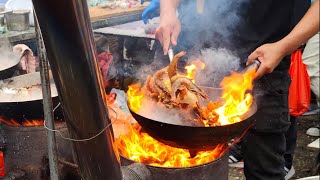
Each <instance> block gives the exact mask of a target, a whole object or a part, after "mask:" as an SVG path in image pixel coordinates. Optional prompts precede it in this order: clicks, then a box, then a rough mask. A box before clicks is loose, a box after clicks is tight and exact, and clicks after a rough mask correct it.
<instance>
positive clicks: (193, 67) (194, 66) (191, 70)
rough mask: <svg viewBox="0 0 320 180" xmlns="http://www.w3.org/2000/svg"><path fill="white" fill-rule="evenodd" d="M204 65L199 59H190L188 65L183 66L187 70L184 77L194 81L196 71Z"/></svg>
mask: <svg viewBox="0 0 320 180" xmlns="http://www.w3.org/2000/svg"><path fill="white" fill-rule="evenodd" d="M205 67H206V65H205V64H204V63H203V62H202V61H200V60H195V61H192V62H191V64H190V65H188V66H186V67H184V68H185V69H186V70H187V75H186V77H187V78H188V79H190V80H191V81H192V82H193V83H195V76H196V72H197V71H198V70H202V69H204V68H205Z"/></svg>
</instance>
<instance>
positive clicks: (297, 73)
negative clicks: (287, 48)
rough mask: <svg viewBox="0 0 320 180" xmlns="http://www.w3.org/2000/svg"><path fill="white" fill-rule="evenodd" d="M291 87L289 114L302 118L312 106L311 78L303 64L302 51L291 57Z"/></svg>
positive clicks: (294, 53)
mask: <svg viewBox="0 0 320 180" xmlns="http://www.w3.org/2000/svg"><path fill="white" fill-rule="evenodd" d="M289 75H290V77H291V85H290V88H289V112H290V115H292V116H300V115H302V114H303V113H305V112H307V111H308V108H309V105H310V93H311V92H310V78H309V75H308V72H307V67H306V65H305V64H303V62H302V53H301V50H296V51H295V52H293V53H292V55H291V65H290V69H289Z"/></svg>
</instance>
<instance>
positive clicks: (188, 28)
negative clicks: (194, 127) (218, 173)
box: [156, 0, 319, 180]
mask: <svg viewBox="0 0 320 180" xmlns="http://www.w3.org/2000/svg"><path fill="white" fill-rule="evenodd" d="M195 2H196V1H187V0H184V1H181V3H180V1H178V0H161V1H160V24H159V26H158V28H157V31H156V37H157V38H158V39H159V41H160V43H161V44H162V46H163V51H164V54H167V52H168V48H169V46H170V44H172V45H173V46H176V47H175V51H180V50H182V49H183V50H189V49H191V48H194V47H195V46H197V47H199V48H203V47H214V48H219V47H223V48H227V49H230V50H232V51H233V52H234V53H235V54H237V56H239V57H240V59H243V61H242V65H243V67H244V66H245V65H246V64H248V63H250V62H252V61H253V60H255V59H258V60H260V61H261V66H260V68H259V69H258V71H257V81H256V83H255V89H254V95H255V98H256V100H257V104H258V107H259V109H258V111H257V113H256V114H255V118H256V119H257V123H256V125H255V126H254V127H253V128H252V129H250V130H249V131H248V133H247V134H246V136H245V137H244V138H243V141H242V151H243V154H244V162H245V164H244V173H245V176H246V178H247V179H249V180H250V179H268V180H272V179H276V180H279V179H284V176H285V171H284V168H283V167H284V158H283V157H284V153H285V146H286V145H285V132H286V131H287V129H288V127H289V124H290V122H289V121H288V89H289V85H290V77H289V75H288V69H289V66H290V56H289V54H290V53H291V52H292V51H294V50H295V49H297V48H298V47H299V46H300V45H301V44H303V43H304V42H305V41H306V40H307V39H309V38H310V37H311V36H312V35H314V34H315V33H316V32H318V31H319V16H318V14H319V1H318V0H317V1H316V2H315V4H314V5H313V6H312V7H311V8H310V9H309V11H308V13H307V14H306V15H305V17H304V18H303V19H302V20H301V21H300V23H299V24H298V25H297V26H296V27H295V28H294V29H293V30H292V27H291V23H290V21H291V20H292V9H293V1H291V0H282V1H276V0H268V1H258V0H248V1H240V0H239V1H227V2H226V1H219V0H212V1H205V4H204V8H203V12H202V14H197V13H196V9H197V8H196V6H197V5H196V4H195ZM221 3H226V4H227V5H228V6H229V7H238V8H234V9H232V8H231V9H228V10H226V9H223V8H222V7H221V6H217V5H221ZM190 4H191V5H190ZM215 5H216V6H215ZM178 8H179V19H178V18H177V16H176V10H177V9H178ZM239 9H240V10H241V11H237V10H239ZM186 14H188V16H187V15H186ZM217 14H219V15H220V16H217ZM232 15H239V16H241V18H242V19H244V21H242V22H241V23H240V24H234V23H231V24H228V25H230V26H225V25H226V23H227V20H228V18H231V19H232V18H233V16H232ZM208 17H209V18H208ZM216 17H220V18H216ZM306 22H308V23H306ZM233 25H235V26H233ZM221 27H224V28H225V29H219V28H221ZM230 29H232V30H234V32H235V33H232V34H227V35H226V34H224V33H223V32H225V31H227V30H230ZM291 30H292V31H291ZM290 31H291V32H290ZM246 57H248V58H246ZM245 59H248V61H245Z"/></svg>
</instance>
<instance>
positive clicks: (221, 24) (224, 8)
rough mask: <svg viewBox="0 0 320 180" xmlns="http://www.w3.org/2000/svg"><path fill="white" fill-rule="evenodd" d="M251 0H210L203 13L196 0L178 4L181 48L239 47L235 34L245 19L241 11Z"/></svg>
mask: <svg viewBox="0 0 320 180" xmlns="http://www.w3.org/2000/svg"><path fill="white" fill-rule="evenodd" d="M247 2H248V0H237V1H226V0H207V1H205V4H204V11H203V13H201V14H199V13H197V4H196V3H197V1H194V0H185V1H182V2H181V5H180V7H179V19H180V22H181V26H182V27H181V29H182V32H181V34H180V36H179V39H178V44H179V45H180V48H178V51H181V50H187V49H203V48H216V49H219V48H225V49H228V50H230V51H237V50H238V49H239V48H240V47H239V46H238V45H237V42H236V39H237V38H236V37H237V36H238V35H239V33H240V31H239V29H238V27H239V25H240V24H243V23H245V19H244V18H243V16H242V14H243V12H245V9H246V8H247Z"/></svg>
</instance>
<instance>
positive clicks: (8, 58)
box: [0, 49, 20, 80]
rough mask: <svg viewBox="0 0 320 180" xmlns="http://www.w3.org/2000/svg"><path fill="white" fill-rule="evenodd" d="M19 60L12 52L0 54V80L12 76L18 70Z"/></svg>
mask: <svg viewBox="0 0 320 180" xmlns="http://www.w3.org/2000/svg"><path fill="white" fill-rule="evenodd" d="M0 50H1V49H0ZM19 62H20V59H19V58H17V57H15V56H14V55H12V54H9V53H8V54H6V53H5V54H4V55H0V80H2V79H7V78H10V77H12V76H13V75H14V73H15V72H16V71H17V70H18V66H19Z"/></svg>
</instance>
